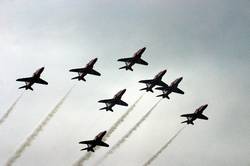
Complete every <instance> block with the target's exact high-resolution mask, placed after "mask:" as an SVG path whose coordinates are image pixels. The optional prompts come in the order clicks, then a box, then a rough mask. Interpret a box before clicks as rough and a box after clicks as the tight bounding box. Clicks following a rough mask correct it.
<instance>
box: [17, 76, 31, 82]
mask: <svg viewBox="0 0 250 166" xmlns="http://www.w3.org/2000/svg"><path fill="white" fill-rule="evenodd" d="M31 80H32V77H27V78H19V79H17V80H16V81H23V82H31Z"/></svg>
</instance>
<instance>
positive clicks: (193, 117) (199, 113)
mask: <svg viewBox="0 0 250 166" xmlns="http://www.w3.org/2000/svg"><path fill="white" fill-rule="evenodd" d="M207 106H208V105H207V104H205V105H202V106H200V107H199V108H197V109H196V110H195V112H194V113H192V114H183V115H181V117H186V118H187V120H186V121H183V122H181V123H187V124H192V125H194V121H195V120H196V119H203V120H208V117H206V116H205V115H203V114H202V113H203V111H204V110H205V109H206V108H207Z"/></svg>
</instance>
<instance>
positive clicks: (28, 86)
mask: <svg viewBox="0 0 250 166" xmlns="http://www.w3.org/2000/svg"><path fill="white" fill-rule="evenodd" d="M43 70H44V67H42V68H39V69H38V70H36V72H35V73H34V74H33V76H32V77H26V78H19V79H17V80H16V81H21V82H25V85H24V86H21V87H19V89H22V88H25V90H28V89H29V90H33V88H32V87H31V86H32V85H33V84H34V83H37V84H44V85H48V82H46V81H44V80H43V79H41V78H40V76H41V74H42V72H43Z"/></svg>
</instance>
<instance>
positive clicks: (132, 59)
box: [118, 47, 148, 71]
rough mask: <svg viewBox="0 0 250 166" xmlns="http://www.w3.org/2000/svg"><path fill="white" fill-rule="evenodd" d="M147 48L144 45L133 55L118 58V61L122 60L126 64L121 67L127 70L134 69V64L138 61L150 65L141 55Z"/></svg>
mask: <svg viewBox="0 0 250 166" xmlns="http://www.w3.org/2000/svg"><path fill="white" fill-rule="evenodd" d="M145 50H146V47H143V48H141V49H139V50H138V51H137V52H136V53H134V56H133V57H130V58H121V59H118V61H120V62H125V66H123V67H121V68H119V69H126V70H131V71H133V69H132V66H133V65H134V64H136V63H137V64H141V65H148V62H146V61H144V60H142V59H141V56H142V54H143V53H144V51H145Z"/></svg>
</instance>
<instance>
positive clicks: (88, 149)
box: [81, 148, 95, 152]
mask: <svg viewBox="0 0 250 166" xmlns="http://www.w3.org/2000/svg"><path fill="white" fill-rule="evenodd" d="M83 150H87V151H88V152H89V151H91V152H95V151H94V149H93V148H84V149H81V151H83Z"/></svg>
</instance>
